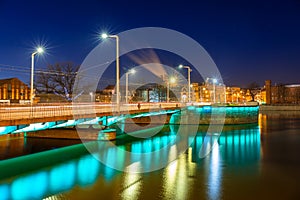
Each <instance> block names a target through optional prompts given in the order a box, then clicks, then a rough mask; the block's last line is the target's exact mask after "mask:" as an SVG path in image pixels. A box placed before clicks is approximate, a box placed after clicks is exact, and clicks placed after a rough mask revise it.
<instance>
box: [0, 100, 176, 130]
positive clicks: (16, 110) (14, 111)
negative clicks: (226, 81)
mask: <svg viewBox="0 0 300 200" xmlns="http://www.w3.org/2000/svg"><path fill="white" fill-rule="evenodd" d="M178 106H180V105H179V104H178V103H160V104H155V103H150V104H148V103H147V104H141V107H140V109H138V107H137V104H127V105H122V106H121V107H120V112H117V110H116V107H115V106H114V105H111V104H78V105H72V104H64V105H60V104H43V105H39V104H37V105H34V106H9V105H6V106H1V107H0V126H14V125H21V124H32V123H38V122H50V121H60V120H70V119H79V118H91V117H96V116H97V117H101V116H115V115H121V114H137V113H143V112H149V111H159V110H161V109H167V110H174V109H178V108H179V107H178Z"/></svg>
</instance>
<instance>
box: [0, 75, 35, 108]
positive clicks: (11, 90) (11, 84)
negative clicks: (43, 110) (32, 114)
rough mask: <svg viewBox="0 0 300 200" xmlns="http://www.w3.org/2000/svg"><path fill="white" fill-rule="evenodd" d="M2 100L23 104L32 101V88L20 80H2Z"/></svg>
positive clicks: (0, 94) (0, 90)
mask: <svg viewBox="0 0 300 200" xmlns="http://www.w3.org/2000/svg"><path fill="white" fill-rule="evenodd" d="M0 100H2V101H3V100H8V101H10V103H21V102H26V101H29V100H30V88H29V87H28V86H27V85H26V84H25V83H23V82H22V81H20V80H19V79H18V78H9V79H1V80H0Z"/></svg>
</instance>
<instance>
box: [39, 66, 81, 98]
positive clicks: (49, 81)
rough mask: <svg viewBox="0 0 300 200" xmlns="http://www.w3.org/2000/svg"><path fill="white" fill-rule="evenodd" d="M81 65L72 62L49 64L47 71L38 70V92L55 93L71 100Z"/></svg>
mask: <svg viewBox="0 0 300 200" xmlns="http://www.w3.org/2000/svg"><path fill="white" fill-rule="evenodd" d="M79 67H80V66H78V65H77V66H75V65H74V64H73V63H71V62H66V63H56V64H54V65H48V66H47V68H46V70H45V71H39V72H37V75H36V77H37V78H36V82H35V84H36V89H37V92H38V93H46V94H49V93H54V94H56V95H58V96H61V97H63V98H64V99H66V100H67V101H71V100H72V93H73V86H74V83H75V79H76V74H77V71H78V69H79ZM73 98H74V97H73Z"/></svg>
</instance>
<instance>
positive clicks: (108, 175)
mask: <svg viewBox="0 0 300 200" xmlns="http://www.w3.org/2000/svg"><path fill="white" fill-rule="evenodd" d="M175 129H176V128H175ZM175 129H174V127H173V128H170V129H168V130H167V131H165V132H164V133H162V134H160V135H158V136H155V137H153V138H151V139H144V140H136V141H131V142H128V143H123V144H119V148H123V149H127V150H128V149H130V150H131V151H132V152H134V153H136V154H135V156H133V157H132V158H126V157H125V155H120V154H116V152H115V151H114V150H113V149H108V150H107V151H106V152H105V156H106V157H107V158H108V159H110V160H111V162H117V163H118V164H119V165H124V163H125V160H126V159H133V161H135V162H134V165H132V166H129V167H137V168H138V167H141V166H139V164H140V160H141V159H145V158H141V157H139V156H138V155H140V153H147V152H154V153H153V155H152V156H153V157H154V159H151V160H144V161H143V162H144V163H147V166H146V167H151V164H152V163H150V162H151V161H153V160H154V161H155V162H161V161H162V160H169V159H171V158H173V157H174V155H176V154H177V153H178V152H177V151H178V149H177V146H176V145H175V146H174V145H173V146H172V147H171V148H170V149H165V150H164V151H162V152H160V153H157V152H158V151H157V150H159V149H162V148H163V147H164V146H165V145H166V144H170V143H171V144H172V143H174V141H175V140H176V134H174V132H173V131H174V130H175ZM227 129H228V130H225V131H224V132H223V133H222V135H221V137H220V138H219V139H218V141H217V142H216V140H214V137H213V136H212V137H211V141H210V145H213V146H214V148H213V150H212V152H211V154H209V155H208V156H207V157H205V158H202V157H201V151H202V149H203V145H202V144H203V142H204V140H205V134H206V133H205V132H199V133H198V134H197V136H196V138H195V140H194V142H193V144H192V145H191V147H190V148H189V149H188V151H187V152H186V153H185V154H184V155H182V156H180V157H179V158H178V159H177V160H174V161H173V162H172V163H171V164H169V166H167V167H166V168H165V169H162V170H160V171H158V173H159V180H161V181H162V183H161V186H162V188H161V190H162V191H161V194H160V195H161V196H162V197H164V198H166V199H186V198H188V197H189V196H191V195H195V194H194V193H196V192H195V191H199V190H200V191H202V190H205V192H204V193H206V195H207V198H209V199H220V198H222V189H221V188H222V184H223V176H224V175H223V168H224V165H229V166H230V167H234V166H235V165H248V164H256V163H257V162H258V161H259V159H260V131H259V130H260V129H259V127H258V126H251V127H242V126H238V127H232V128H228V127H227ZM188 140H189V141H192V140H193V138H189V139H188ZM83 148H84V147H83ZM94 156H98V154H95V155H90V154H88V155H83V156H81V157H80V158H79V159H76V160H70V161H66V162H65V163H61V164H57V165H55V166H51V167H49V168H47V169H42V170H38V171H36V172H33V173H29V174H26V175H22V176H19V177H18V178H16V179H12V180H7V181H3V182H2V184H0V194H1V197H0V199H41V198H45V197H47V196H48V197H49V196H51V195H54V196H52V197H51V198H50V199H53V198H55V195H56V194H60V193H63V192H66V191H72V189H73V188H74V187H75V186H80V187H82V188H84V187H88V186H93V185H94V184H99V180H101V182H105V183H107V184H108V185H110V184H112V185H113V187H114V189H113V190H115V189H117V188H119V191H120V192H119V193H120V194H114V195H116V196H117V197H118V198H121V199H141V198H143V195H144V194H143V193H141V191H143V189H144V187H147V184H149V183H147V184H146V182H145V175H144V174H130V173H121V172H118V171H116V170H114V169H112V168H109V167H107V166H104V165H103V164H101V163H100V162H99V161H98V160H97V159H95V157H94ZM45 159H47V158H45ZM119 174H122V176H118V175H119ZM152 175H153V174H152ZM154 175H155V174H154ZM156 176H157V175H156ZM120 177H121V178H120ZM199 181H200V182H201V181H203V184H204V186H201V187H199V186H198V185H197V184H198V182H199ZM148 186H149V185H148ZM99 187H100V189H101V188H103V187H104V186H103V185H98V190H99ZM205 188H206V189H205ZM109 191H110V190H109ZM94 192H95V191H94ZM97 192H99V191H97ZM101 192H102V193H105V192H106V190H105V189H103V191H101ZM193 192H194V193H193ZM97 194H98V193H97ZM118 195H119V196H118Z"/></svg>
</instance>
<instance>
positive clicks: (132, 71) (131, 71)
mask: <svg viewBox="0 0 300 200" xmlns="http://www.w3.org/2000/svg"><path fill="white" fill-rule="evenodd" d="M134 73H135V70H134V69H131V70H129V71H128V72H126V73H125V75H126V104H127V103H128V75H129V74H134Z"/></svg>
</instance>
